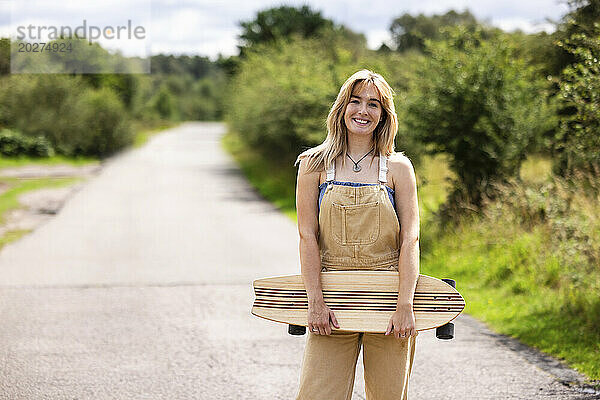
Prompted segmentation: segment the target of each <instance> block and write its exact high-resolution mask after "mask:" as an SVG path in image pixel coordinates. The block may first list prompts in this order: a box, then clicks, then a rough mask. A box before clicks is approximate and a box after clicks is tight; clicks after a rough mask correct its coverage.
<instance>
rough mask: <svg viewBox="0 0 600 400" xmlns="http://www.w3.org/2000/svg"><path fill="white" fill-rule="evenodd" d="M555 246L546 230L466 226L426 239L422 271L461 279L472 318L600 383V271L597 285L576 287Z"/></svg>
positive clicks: (594, 282) (590, 278)
mask: <svg viewBox="0 0 600 400" xmlns="http://www.w3.org/2000/svg"><path fill="white" fill-rule="evenodd" d="M509 231H512V232H509ZM424 233H425V234H426V235H427V234H431V233H429V232H428V231H427V229H425V230H424ZM551 240H553V238H552V237H551V234H550V232H548V231H546V230H545V229H544V228H543V227H536V228H534V229H533V230H531V231H526V230H523V229H521V228H519V227H511V228H510V229H506V228H502V227H494V226H489V225H486V224H485V223H481V222H480V221H477V220H475V221H473V222H471V223H468V222H465V223H464V224H461V225H460V226H459V227H457V228H456V229H454V230H452V231H449V232H444V233H442V234H434V237H433V238H429V239H428V240H426V242H427V244H428V248H424V249H422V257H421V270H422V273H425V274H427V275H432V276H436V277H440V278H444V277H448V278H452V279H455V280H456V281H457V288H458V290H459V291H460V292H461V294H462V295H463V296H464V298H465V300H466V302H467V306H466V308H465V312H466V313H468V314H470V315H473V316H474V317H476V318H478V319H480V320H482V321H485V322H486V323H487V324H488V325H489V326H490V327H491V328H492V329H493V330H494V331H496V332H499V333H502V334H506V335H509V336H511V337H514V338H518V339H519V340H521V341H522V342H524V343H526V344H528V345H530V346H533V347H535V348H538V349H539V350H541V351H544V352H546V353H549V354H552V355H553V356H555V357H557V358H559V359H562V360H564V361H566V363H567V364H568V365H570V366H571V367H573V368H575V369H577V370H578V371H579V372H581V373H583V374H585V375H586V376H587V377H589V378H590V379H600V332H599V330H598V326H597V319H596V316H595V315H594V316H592V315H589V314H588V313H590V312H591V313H597V312H599V311H600V310H599V309H598V308H599V304H600V303H599V302H598V301H597V295H596V294H594V291H593V289H592V288H593V287H596V288H598V287H600V273H598V272H596V273H592V274H590V275H589V276H588V277H587V279H588V282H589V283H590V285H589V286H586V287H583V288H580V289H576V288H574V287H572V285H569V284H568V283H567V281H568V279H566V275H567V274H569V273H572V272H573V269H570V268H568V267H566V266H565V265H564V264H562V262H561V261H560V259H559V257H558V256H557V255H556V254H555V253H553V252H551V251H549V250H548V247H547V244H548V243H549V241H551ZM586 293H587V295H589V297H587V296H586ZM594 296H596V300H594V298H593V297H594ZM582 302H583V303H589V304H582Z"/></svg>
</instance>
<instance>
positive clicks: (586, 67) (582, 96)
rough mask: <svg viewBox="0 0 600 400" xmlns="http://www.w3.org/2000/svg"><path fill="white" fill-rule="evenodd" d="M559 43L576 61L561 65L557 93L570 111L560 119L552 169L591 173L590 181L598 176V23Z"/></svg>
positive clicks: (599, 92)
mask: <svg viewBox="0 0 600 400" xmlns="http://www.w3.org/2000/svg"><path fill="white" fill-rule="evenodd" d="M560 45H561V46H562V47H564V48H565V49H566V50H567V51H569V52H570V53H572V54H573V55H574V56H575V58H576V62H575V63H574V64H572V65H570V66H568V67H567V68H565V69H564V71H563V73H562V77H561V81H560V94H561V97H562V99H563V101H564V103H565V105H566V107H567V109H570V110H571V111H572V112H570V113H569V115H566V116H564V117H563V118H562V120H561V124H560V128H561V129H560V131H559V134H558V137H557V140H556V144H555V150H556V152H557V153H558V157H556V159H555V171H556V172H558V173H560V174H562V175H570V174H573V173H574V172H576V171H582V172H586V173H591V174H592V176H591V178H592V180H591V181H594V180H597V178H598V176H600V135H599V134H598V132H599V131H600V24H598V23H596V24H595V29H594V30H592V33H590V34H588V35H586V34H585V33H581V34H575V35H573V36H572V37H571V38H569V39H567V40H565V41H564V42H562V43H560ZM588 183H590V182H588ZM596 189H597V188H596Z"/></svg>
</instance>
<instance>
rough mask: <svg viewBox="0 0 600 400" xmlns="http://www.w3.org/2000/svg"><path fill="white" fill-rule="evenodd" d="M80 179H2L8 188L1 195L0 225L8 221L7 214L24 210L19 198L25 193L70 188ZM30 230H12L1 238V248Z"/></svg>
mask: <svg viewBox="0 0 600 400" xmlns="http://www.w3.org/2000/svg"><path fill="white" fill-rule="evenodd" d="M81 180H82V178H80V177H66V178H36V179H21V178H3V177H0V183H1V184H3V185H6V186H7V188H6V190H5V191H4V192H2V193H1V194H0V224H3V223H4V222H5V221H6V214H7V213H8V212H9V211H12V210H16V209H19V208H22V205H21V204H20V203H19V196H21V195H22V194H24V193H27V192H30V191H34V190H39V189H43V188H58V187H64V186H69V185H72V184H74V183H77V182H80V181H81ZM29 232H30V230H23V229H19V230H11V231H7V232H5V233H4V234H3V235H2V236H0V248H2V247H4V245H6V244H7V243H10V242H13V241H15V240H18V239H20V238H21V237H23V236H24V235H26V234H27V233H29Z"/></svg>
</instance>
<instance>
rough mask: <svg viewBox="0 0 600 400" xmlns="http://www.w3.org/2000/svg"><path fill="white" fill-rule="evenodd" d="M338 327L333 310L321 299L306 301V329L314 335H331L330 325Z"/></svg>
mask: <svg viewBox="0 0 600 400" xmlns="http://www.w3.org/2000/svg"><path fill="white" fill-rule="evenodd" d="M332 325H333V326H334V327H335V328H338V329H339V328H340V325H339V324H338V322H337V319H336V318H335V314H334V313H333V311H331V310H330V309H329V307H328V306H327V304H325V302H324V301H323V300H317V301H309V302H308V330H309V331H310V332H311V333H314V334H315V335H331V326H332Z"/></svg>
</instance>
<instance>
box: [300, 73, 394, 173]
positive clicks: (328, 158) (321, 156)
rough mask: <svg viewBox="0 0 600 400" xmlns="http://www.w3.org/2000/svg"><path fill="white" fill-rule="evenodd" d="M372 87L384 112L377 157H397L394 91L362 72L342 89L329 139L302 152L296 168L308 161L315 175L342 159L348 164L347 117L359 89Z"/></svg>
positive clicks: (330, 119)
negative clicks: (315, 172)
mask: <svg viewBox="0 0 600 400" xmlns="http://www.w3.org/2000/svg"><path fill="white" fill-rule="evenodd" d="M368 83H371V84H373V85H374V86H375V88H376V89H377V91H378V92H379V96H380V99H381V106H382V111H383V112H382V115H381V117H382V120H381V121H380V122H379V123H378V124H377V126H376V127H375V130H374V131H373V139H374V141H375V152H374V154H375V155H378V154H383V155H385V156H390V155H392V154H393V153H394V137H395V136H396V132H397V131H398V116H397V115H396V108H395V107H394V94H395V93H394V90H393V89H392V88H391V86H390V85H389V84H388V83H387V82H386V81H385V79H384V78H383V77H382V76H381V75H379V74H377V73H375V72H372V71H369V70H368V69H362V70H360V71H357V72H355V73H354V74H352V76H351V77H350V78H348V79H347V80H346V82H344V84H343V85H342V87H341V89H340V92H339V93H338V95H337V98H336V100H335V102H334V103H333V105H332V106H331V110H329V115H328V116H327V137H326V138H325V140H324V141H323V143H321V144H320V145H318V146H315V147H313V148H311V149H308V150H306V151H304V152H302V153H301V154H300V155H299V156H298V158H297V159H296V162H295V163H294V165H297V164H298V163H299V162H300V161H301V160H302V159H304V158H306V159H307V161H308V169H307V172H312V171H315V170H317V169H321V168H322V169H326V168H328V167H329V166H330V165H332V163H333V162H334V160H335V159H336V157H337V156H339V155H341V156H342V157H343V158H344V161H345V158H346V154H347V152H348V141H347V131H348V128H347V127H346V125H345V123H344V113H345V112H346V107H347V106H348V103H349V102H350V96H351V95H352V90H354V88H355V87H357V88H358V89H359V90H362V89H363V87H364V86H365V85H367V84H368Z"/></svg>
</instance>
